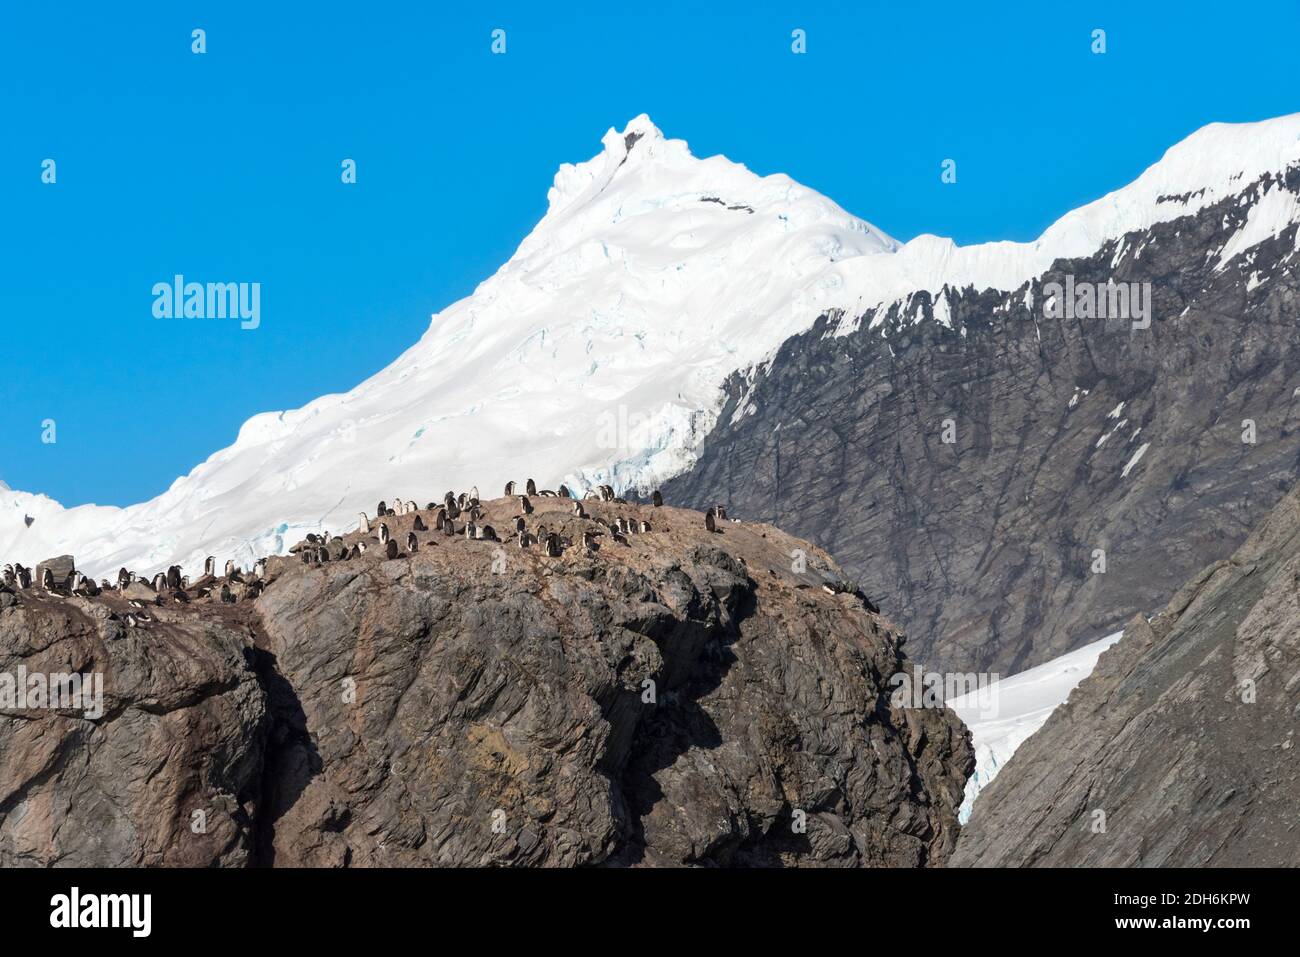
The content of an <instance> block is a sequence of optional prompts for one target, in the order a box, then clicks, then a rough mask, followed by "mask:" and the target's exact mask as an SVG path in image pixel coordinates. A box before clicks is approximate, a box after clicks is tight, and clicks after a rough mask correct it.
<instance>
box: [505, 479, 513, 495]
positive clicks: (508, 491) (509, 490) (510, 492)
mask: <svg viewBox="0 0 1300 957" xmlns="http://www.w3.org/2000/svg"><path fill="white" fill-rule="evenodd" d="M514 494H515V483H514V482H513V481H510V482H507V483H506V498H509V497H510V496H512V495H514Z"/></svg>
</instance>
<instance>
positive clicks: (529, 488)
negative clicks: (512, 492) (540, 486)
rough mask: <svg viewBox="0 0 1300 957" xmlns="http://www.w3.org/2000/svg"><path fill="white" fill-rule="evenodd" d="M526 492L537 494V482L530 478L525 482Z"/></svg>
mask: <svg viewBox="0 0 1300 957" xmlns="http://www.w3.org/2000/svg"><path fill="white" fill-rule="evenodd" d="M524 493H525V494H527V495H536V494H537V483H536V482H534V481H533V480H532V479H529V480H528V481H527V482H526V483H525V484H524Z"/></svg>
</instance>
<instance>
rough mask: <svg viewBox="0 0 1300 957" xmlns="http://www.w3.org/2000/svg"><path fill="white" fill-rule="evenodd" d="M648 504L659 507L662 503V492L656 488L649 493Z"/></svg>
mask: <svg viewBox="0 0 1300 957" xmlns="http://www.w3.org/2000/svg"><path fill="white" fill-rule="evenodd" d="M650 504H651V505H653V506H654V507H655V508H659V507H661V506H662V505H663V504H664V497H663V494H662V493H661V492H660V491H659V490H658V489H655V490H654V491H653V492H651V493H650Z"/></svg>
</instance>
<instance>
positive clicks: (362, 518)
mask: <svg viewBox="0 0 1300 957" xmlns="http://www.w3.org/2000/svg"><path fill="white" fill-rule="evenodd" d="M357 531H358V532H360V533H361V534H362V535H369V534H370V519H368V518H366V513H365V512H362V513H361V514H360V515H359V516H358V521H357Z"/></svg>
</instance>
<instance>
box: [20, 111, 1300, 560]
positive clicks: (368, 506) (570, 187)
mask: <svg viewBox="0 0 1300 957" xmlns="http://www.w3.org/2000/svg"><path fill="white" fill-rule="evenodd" d="M1251 126H1254V127H1258V129H1243V128H1241V127H1223V128H1219V127H1217V126H1216V127H1211V128H1208V131H1203V134H1198V135H1197V137H1194V138H1193V139H1192V140H1190V141H1188V143H1184V144H1180V146H1179V147H1175V149H1174V150H1171V151H1170V153H1169V154H1168V155H1167V156H1166V158H1165V160H1163V161H1162V162H1161V164H1157V166H1156V167H1153V168H1152V170H1148V171H1147V173H1145V174H1143V177H1141V178H1140V179H1139V180H1138V181H1136V182H1135V183H1134V184H1132V185H1130V186H1129V187H1125V189H1123V190H1119V191H1117V192H1116V193H1112V194H1111V195H1109V196H1107V197H1103V198H1102V199H1101V200H1098V201H1097V202H1096V203H1093V204H1090V205H1089V206H1085V207H1083V208H1082V209H1080V210H1076V211H1075V212H1073V213H1070V214H1068V215H1067V216H1065V217H1063V218H1062V219H1061V220H1060V221H1058V223H1057V224H1055V225H1054V226H1053V227H1052V228H1051V229H1049V230H1048V231H1047V232H1046V233H1044V235H1043V237H1041V238H1040V239H1039V240H1037V241H1036V242H1033V243H988V244H984V245H980V246H967V247H962V246H957V245H956V244H954V243H953V242H952V241H951V240H947V239H942V238H939V237H935V236H920V237H917V238H916V239H914V240H912V241H911V242H909V243H907V244H906V245H900V244H899V243H898V242H896V241H895V240H893V239H891V238H890V237H889V236H887V235H885V234H884V233H883V232H881V231H880V230H878V229H876V228H875V227H874V226H872V225H870V224H869V223H866V222H864V221H863V220H861V219H858V218H857V217H855V216H852V215H851V214H849V213H847V212H845V211H844V210H843V209H841V208H840V207H839V206H838V205H836V204H835V203H834V202H833V201H831V200H830V199H828V198H826V197H825V196H822V195H820V194H819V193H817V192H815V191H813V190H810V189H807V188H805V187H803V186H801V185H800V184H798V183H797V182H795V181H794V180H792V179H791V178H790V177H788V176H785V175H782V174H775V175H770V176H759V175H757V174H755V173H754V172H752V171H750V170H749V169H746V168H745V167H744V166H743V165H740V164H738V163H734V162H732V161H731V160H728V159H727V158H726V157H723V156H712V157H707V158H698V157H695V156H693V155H692V154H691V152H690V150H689V148H688V147H687V145H686V143H685V142H684V141H682V140H674V139H669V138H666V137H665V136H664V135H663V134H662V133H661V132H660V131H659V130H658V128H656V127H655V125H654V124H653V123H652V122H651V121H650V119H649V118H648V117H646V116H644V115H642V116H638V117H636V118H635V119H633V120H631V121H630V122H629V123H628V124H627V126H625V127H624V129H623V130H621V131H619V130H612V129H611V130H610V131H609V132H607V133H606V134H605V136H604V137H603V138H602V141H601V145H602V148H601V151H600V152H599V153H597V154H596V155H595V156H594V157H592V158H590V159H588V160H586V161H585V162H580V163H577V164H572V165H568V164H566V165H565V166H563V167H561V169H560V171H559V172H558V173H557V175H556V177H555V184H554V186H553V187H552V189H551V190H550V194H549V198H550V207H549V209H548V211H547V213H546V215H545V216H544V217H543V218H542V220H541V222H539V223H538V225H537V227H536V228H535V229H534V230H533V231H532V233H530V234H529V236H528V237H527V238H525V239H524V241H523V242H522V243H521V244H520V246H519V249H518V250H517V251H516V253H515V254H514V256H512V257H511V258H510V260H509V261H508V262H506V263H505V264H504V265H503V266H502V267H501V268H500V269H499V270H498V271H497V272H496V273H495V274H494V275H493V276H491V277H489V278H488V279H486V280H485V281H484V282H483V283H481V284H480V285H479V287H478V288H477V289H476V290H475V291H474V293H473V295H471V296H469V297H467V298H466V299H463V300H461V301H460V302H456V303H453V304H452V305H450V306H448V307H447V308H445V309H443V310H442V311H441V312H439V313H438V314H436V315H434V316H433V318H432V321H431V323H430V325H429V327H428V329H427V331H426V332H425V334H424V335H423V337H422V338H421V339H420V341H419V342H418V343H416V344H414V345H413V346H412V347H411V348H409V349H408V350H406V352H405V353H403V354H402V355H401V356H400V357H398V358H397V359H396V360H395V361H394V362H393V364H392V365H390V366H389V367H388V368H386V369H384V370H383V371H382V372H380V373H378V374H377V375H375V376H373V377H371V378H370V379H368V380H367V381H365V382H363V383H361V384H360V385H358V386H357V387H356V388H355V389H352V390H351V391H349V392H347V393H345V394H342V395H328V396H323V397H321V398H318V399H316V400H313V401H312V402H309V403H307V404H306V405H304V406H303V407H302V408H300V409H295V410H288V411H283V412H268V413H263V414H261V415H257V416H254V417H252V418H250V419H249V420H248V422H247V423H245V425H244V427H243V428H242V429H241V430H240V432H239V436H238V439H237V440H236V442H235V443H234V444H233V445H231V446H230V447H229V448H226V449H223V450H221V451H218V452H216V453H214V454H213V455H212V456H211V457H210V458H209V459H208V460H207V461H206V462H204V463H202V464H200V465H199V466H197V467H196V468H195V469H194V470H193V471H192V472H191V473H190V474H189V475H186V476H183V477H181V478H179V479H177V480H176V481H175V482H174V483H173V484H172V486H171V487H170V488H169V489H168V490H167V491H166V492H165V493H163V494H162V495H160V496H159V497H158V498H156V499H154V500H152V501H150V502H146V503H143V504H140V505H135V506H132V507H130V508H126V509H120V508H101V507H96V506H82V507H79V508H74V509H64V508H63V507H62V506H60V505H59V504H58V503H56V502H52V501H51V500H49V499H48V498H46V497H44V496H40V495H31V494H28V493H24V492H15V491H10V490H7V489H0V556H3V558H4V559H5V560H17V561H22V562H24V563H26V564H32V563H34V562H36V561H38V560H40V559H43V558H46V557H49V556H50V555H55V554H59V553H61V552H71V553H73V554H74V555H76V556H77V558H78V561H79V563H80V564H81V566H82V567H83V568H84V569H85V570H87V571H90V572H93V573H95V574H103V573H108V572H112V571H115V570H116V568H117V567H118V566H119V565H128V566H130V567H132V568H135V569H137V570H140V571H153V570H156V569H157V568H159V567H160V566H165V565H167V564H172V563H176V562H180V563H182V564H185V565H186V566H190V567H192V566H195V565H198V564H200V563H201V562H202V559H203V557H204V555H207V554H213V555H217V556H221V557H231V558H235V559H236V560H237V561H240V562H243V563H249V562H251V561H252V560H253V558H255V557H257V556H259V555H262V554H267V553H272V552H276V551H280V550H282V549H284V548H286V547H288V546H289V545H291V544H293V542H295V541H297V540H298V539H299V538H301V537H302V536H303V535H304V534H305V533H306V532H308V531H317V530H319V529H321V528H329V529H330V530H332V531H339V530H341V529H345V528H348V527H350V526H352V525H353V524H355V521H356V515H357V513H358V512H359V511H361V510H363V509H365V510H369V511H370V512H371V513H372V514H373V508H374V504H375V502H376V501H378V500H379V499H380V498H384V499H388V500H389V501H391V500H392V499H393V498H394V497H395V496H400V497H402V498H404V499H415V500H417V501H419V502H420V503H421V504H423V503H424V502H428V501H433V500H436V499H438V498H440V497H441V495H442V493H443V492H445V491H446V490H447V489H449V488H454V489H462V488H467V487H469V486H470V485H471V484H477V485H478V486H479V487H480V488H481V489H483V490H484V492H485V494H486V493H487V492H488V491H489V490H491V489H493V488H498V489H499V488H500V487H501V484H502V483H504V482H505V481H506V480H508V479H515V480H522V479H524V478H527V477H529V476H532V477H535V478H537V479H538V480H539V481H541V482H544V483H546V484H550V485H558V484H559V483H560V482H562V481H563V482H567V483H568V484H569V485H570V486H571V487H574V488H577V489H579V490H581V489H583V488H585V487H588V486H590V485H592V484H595V483H598V482H610V483H612V484H614V485H616V486H617V487H619V488H628V487H632V486H635V487H639V488H646V487H648V486H652V485H656V484H658V483H659V482H661V481H663V480H664V479H666V478H668V477H669V476H672V475H675V474H678V473H680V472H681V471H683V470H685V469H686V468H688V467H689V466H690V464H691V463H692V462H693V461H694V457H695V455H696V452H697V449H698V446H699V443H700V442H701V441H702V439H703V437H704V436H705V435H706V434H707V432H708V431H709V429H710V428H711V427H712V425H713V423H714V421H715V420H716V416H717V414H718V412H719V411H720V409H721V407H722V397H721V390H720V386H721V385H722V384H723V383H724V382H725V381H726V380H727V378H728V377H729V376H730V375H731V374H732V373H736V372H740V373H745V372H746V371H747V370H750V369H752V368H753V367H754V366H756V365H757V364H759V363H761V362H762V361H763V360H764V359H765V358H766V357H768V356H769V355H770V354H771V353H772V352H773V351H774V350H775V349H777V348H778V347H779V346H780V345H781V343H782V342H784V341H785V340H786V339H788V338H789V337H790V336H792V335H795V334H798V333H800V332H803V331H805V330H806V329H808V328H809V327H810V326H811V325H812V324H813V323H814V322H815V321H816V319H817V318H818V317H819V316H820V315H821V314H822V313H823V312H824V311H826V310H828V309H841V310H843V311H844V312H845V313H846V314H847V315H850V316H852V315H858V314H861V312H862V310H863V309H864V308H866V307H870V306H872V305H874V304H877V303H881V302H888V301H891V300H893V299H897V298H900V297H906V296H909V295H910V294H912V293H914V292H915V291H917V290H921V289H929V290H934V291H937V290H939V289H942V287H943V286H944V285H949V286H952V287H953V288H961V287H964V286H967V285H974V286H976V287H978V288H987V287H992V288H997V289H1004V290H1015V289H1017V288H1018V287H1019V285H1020V284H1022V283H1023V282H1024V281H1026V280H1027V279H1029V278H1031V277H1033V276H1036V275H1040V274H1041V273H1042V271H1043V270H1044V269H1046V268H1047V267H1048V266H1050V265H1051V262H1052V261H1053V259H1055V258H1057V257H1061V256H1080V255H1085V254H1088V253H1090V252H1092V251H1094V250H1095V249H1097V248H1098V247H1099V246H1100V244H1101V243H1102V242H1104V241H1106V239H1108V238H1113V237H1115V236H1116V235H1122V234H1123V231H1124V230H1125V229H1135V228H1140V227H1141V226H1143V225H1149V224H1150V223H1151V222H1155V221H1158V220H1160V219H1169V218H1173V217H1174V216H1176V215H1179V214H1180V212H1186V211H1189V210H1190V211H1194V209H1195V208H1197V206H1196V204H1198V203H1201V202H1203V201H1205V200H1204V196H1205V195H1206V194H1205V193H1204V192H1201V193H1198V192H1196V190H1197V189H1200V188H1201V187H1202V186H1207V187H1208V188H1211V189H1214V190H1231V189H1233V188H1234V186H1235V188H1236V189H1237V190H1239V191H1240V190H1244V189H1245V187H1246V186H1247V185H1249V182H1251V181H1252V179H1253V178H1257V176H1254V177H1252V173H1254V174H1258V173H1259V172H1260V171H1262V170H1265V169H1276V168H1285V165H1286V163H1288V162H1290V161H1292V160H1293V159H1294V158H1295V157H1296V156H1297V155H1298V154H1300V139H1298V138H1297V136H1298V135H1300V117H1286V118H1282V119H1280V120H1274V121H1270V122H1268V123H1265V124H1252V125H1251ZM1189 143H1190V144H1191V145H1188V144H1189ZM1238 155H1241V156H1243V157H1245V161H1244V162H1240V161H1238V159H1237V158H1236V157H1237V156H1238ZM1229 167H1234V168H1232V169H1229ZM1161 170H1163V172H1162V171H1161ZM1207 180H1212V182H1209V183H1208V184H1207V183H1206V182H1205V181H1207ZM1197 182H1200V186H1197V185H1196V184H1197ZM1178 190H1181V193H1180V192H1178ZM1171 194H1172V195H1178V196H1179V198H1178V199H1176V200H1168V199H1162V197H1165V196H1168V195H1171ZM1183 194H1186V195H1183ZM1214 195H1222V194H1220V193H1218V192H1216V193H1214ZM1288 208H1289V207H1288ZM1289 215H1290V213H1288V212H1286V210H1285V209H1284V210H1282V212H1280V213H1278V215H1277V216H1273V217H1271V218H1269V219H1268V220H1267V221H1266V222H1264V223H1263V225H1262V226H1260V228H1259V229H1257V230H1256V231H1255V232H1252V233H1251V234H1250V236H1249V237H1247V240H1249V241H1251V242H1256V241H1259V240H1258V239H1257V238H1256V233H1264V232H1267V230H1268V229H1276V228H1282V224H1284V223H1285V222H1287V221H1288V220H1287V218H1286V217H1287V216H1289ZM1247 240H1243V243H1245V242H1246V241H1247ZM918 314H919V313H918ZM847 325H848V324H847V323H846V324H844V327H842V329H841V331H844V329H845V328H846V327H847ZM28 517H30V518H31V519H32V520H33V521H32V522H31V523H30V524H29V523H27V522H26V521H25V519H26V518H28Z"/></svg>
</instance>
